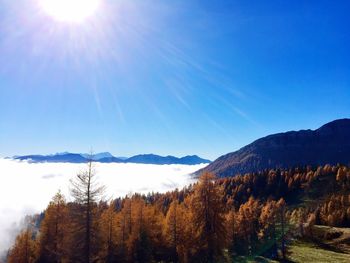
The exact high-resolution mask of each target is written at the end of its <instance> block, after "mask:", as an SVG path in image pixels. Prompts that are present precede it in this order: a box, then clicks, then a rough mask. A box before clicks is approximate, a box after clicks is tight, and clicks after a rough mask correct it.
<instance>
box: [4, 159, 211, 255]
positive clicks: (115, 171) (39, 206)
mask: <svg viewBox="0 0 350 263" xmlns="http://www.w3.org/2000/svg"><path fill="white" fill-rule="evenodd" d="M204 166H205V165H204V164H201V165H149V164H131V163H126V164H118V163H113V164H100V163H98V164H96V171H97V176H98V180H99V182H100V183H101V184H103V185H105V186H106V187H107V190H106V197H107V198H115V197H118V196H125V195H126V194H128V193H130V192H140V193H148V192H152V191H154V192H157V191H158V192H166V191H168V190H173V189H174V188H182V187H183V186H185V185H187V184H189V183H190V182H191V178H190V177H189V174H191V173H193V172H195V171H196V170H198V169H200V168H202V167H204ZM85 167H86V165H85V164H70V163H28V162H19V161H13V160H9V159H0V255H1V252H3V251H4V250H6V249H8V248H9V246H10V244H11V243H12V242H13V238H14V236H15V235H16V232H17V231H18V228H19V226H20V222H21V220H22V219H23V218H24V216H25V215H28V214H33V213H38V212H40V211H42V210H43V209H45V207H46V206H47V204H48V202H49V201H50V200H51V198H52V196H53V195H54V194H55V193H56V192H57V191H58V189H61V191H62V192H63V193H64V194H65V195H66V197H67V199H68V200H70V196H69V190H68V187H69V179H70V178H72V177H74V176H75V175H76V174H77V173H78V172H79V171H81V170H83V169H85Z"/></svg>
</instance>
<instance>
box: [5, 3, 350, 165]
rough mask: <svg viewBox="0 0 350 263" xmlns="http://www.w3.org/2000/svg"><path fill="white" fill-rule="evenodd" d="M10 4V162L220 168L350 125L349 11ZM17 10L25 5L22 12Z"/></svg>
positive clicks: (321, 6)
mask: <svg viewBox="0 0 350 263" xmlns="http://www.w3.org/2000/svg"><path fill="white" fill-rule="evenodd" d="M37 1H39V0H18V1H10V0H0V114H1V118H0V155H2V156H9V155H16V154H29V153H53V152H60V151H71V152H87V151H89V150H90V148H93V149H94V151H96V152H99V151H110V152H111V153H113V154H115V155H117V156H130V155H133V154H138V153H156V154H161V155H167V154H172V155H177V156H181V155H187V154H198V155H200V156H202V157H207V158H210V159H215V158H216V157H218V156H219V155H221V154H224V153H227V152H230V151H233V150H236V149H238V148H240V147H241V146H244V145H245V144H247V143H250V142H251V141H253V140H255V139H257V138H259V137H262V136H265V135H268V134H271V133H276V132H281V131H287V130H299V129H307V128H312V129H314V128H317V127H319V126H320V125H322V124H324V123H326V122H328V121H331V120H333V119H337V118H344V117H349V116H350V48H349V47H350V29H349V25H350V17H349V12H350V3H349V1H320V0H314V1H285V0H280V1H260V0H259V1H244V0H242V1H234V0H228V1H204V0H196V1H194V0H177V1H165V0H144V1H137V0H134V1H133V0H128V1H126V0H120V1H112V0H105V1H104V3H103V4H102V5H101V6H100V8H99V10H98V11H97V12H96V14H95V15H94V17H90V18H89V19H88V20H86V21H84V22H82V23H80V24H67V23H62V22H57V21H55V20H53V19H52V18H50V17H48V16H47V15H45V14H43V13H42V11H40V10H39V9H38V5H37ZM14 2H15V3H14Z"/></svg>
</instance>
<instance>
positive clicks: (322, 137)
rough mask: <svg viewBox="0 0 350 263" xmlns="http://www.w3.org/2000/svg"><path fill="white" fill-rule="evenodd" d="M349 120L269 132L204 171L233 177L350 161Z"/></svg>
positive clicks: (219, 159) (220, 158)
mask: <svg viewBox="0 0 350 263" xmlns="http://www.w3.org/2000/svg"><path fill="white" fill-rule="evenodd" d="M349 162H350V119H340V120H335V121H332V122H330V123H327V124H325V125H323V126H322V127H320V128H319V129H316V130H301V131H289V132H285V133H278V134H273V135H269V136H267V137H264V138H261V139H258V140H256V141H254V142H253V143H251V144H249V145H247V146H245V147H243V148H241V149H239V150H238V151H235V152H232V153H228V154H226V155H223V156H221V157H219V158H218V159H216V160H215V161H214V162H212V163H211V164H209V165H208V166H207V167H205V168H204V169H202V170H199V171H198V172H197V173H196V174H200V173H201V172H203V171H208V172H212V173H214V174H216V175H218V176H221V177H222V176H232V175H236V174H244V173H248V172H257V171H262V170H264V169H275V168H291V167H296V166H305V165H312V166H317V165H324V164H327V163H328V164H332V165H333V164H337V163H341V164H349Z"/></svg>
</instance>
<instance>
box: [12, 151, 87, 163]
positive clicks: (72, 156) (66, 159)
mask: <svg viewBox="0 0 350 263" xmlns="http://www.w3.org/2000/svg"><path fill="white" fill-rule="evenodd" d="M13 159H15V160H20V161H24V160H26V161H29V162H32V163H41V162H48V163H85V162H86V160H87V159H86V158H85V157H83V156H81V155H80V154H78V153H59V154H54V155H25V156H15V157H13Z"/></svg>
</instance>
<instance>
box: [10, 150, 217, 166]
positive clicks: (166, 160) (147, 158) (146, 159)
mask: <svg viewBox="0 0 350 263" xmlns="http://www.w3.org/2000/svg"><path fill="white" fill-rule="evenodd" d="M90 158H91V156H90V155H89V154H80V153H68V152H63V153H56V154H52V155H25V156H14V157H12V159H14V160H20V161H25V160H26V161H29V162H33V163H41V162H49V163H60V162H62V163H63V162H66V163H85V162H87V161H88V160H89V159H90ZM92 159H93V160H94V161H96V162H100V163H142V164H187V165H194V164H201V163H210V161H209V160H206V159H202V158H200V157H198V156H197V155H191V156H185V157H181V158H178V157H174V156H165V157H164V156H159V155H155V154H140V155H135V156H133V157H130V158H124V157H122V158H119V157H114V156H113V155H112V154H110V153H108V152H103V153H98V154H94V155H93V156H92Z"/></svg>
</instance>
